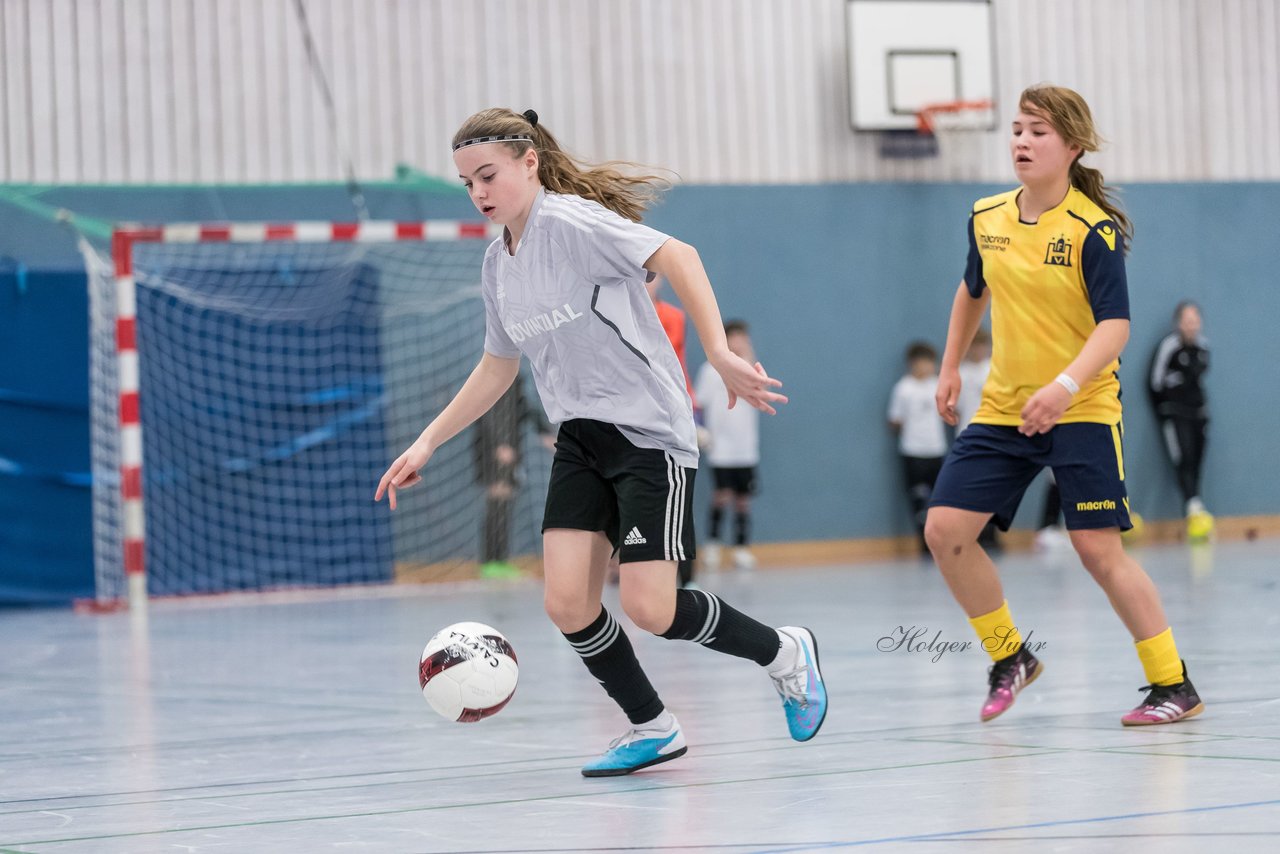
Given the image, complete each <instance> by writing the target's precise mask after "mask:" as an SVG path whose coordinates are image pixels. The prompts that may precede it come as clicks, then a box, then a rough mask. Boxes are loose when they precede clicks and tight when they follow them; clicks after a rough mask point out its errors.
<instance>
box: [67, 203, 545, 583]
mask: <svg viewBox="0 0 1280 854" xmlns="http://www.w3.org/2000/svg"><path fill="white" fill-rule="evenodd" d="M494 234H495V232H494V230H493V229H492V227H490V226H488V225H487V224H485V223H467V222H457V221H424V222H383V221H366V222H360V223H330V222H296V223H222V224H175V225H161V226H121V227H119V228H117V229H116V230H115V233H114V236H113V239H112V242H111V255H110V258H109V259H105V258H103V257H101V256H100V255H99V254H98V253H97V252H96V251H95V250H93V249H91V248H89V247H87V246H86V247H85V258H86V265H87V268H88V272H89V281H90V312H91V323H90V327H91V328H90V337H91V342H90V351H91V358H90V362H91V365H90V375H91V376H90V387H91V391H90V397H91V410H92V413H91V426H92V430H91V432H92V437H93V469H94V542H95V582H96V587H97V591H96V598H95V602H96V604H97V606H98V607H111V606H113V605H118V604H120V603H124V602H128V603H129V604H130V606H133V607H141V606H142V605H143V604H144V603H145V602H146V600H147V597H148V595H151V596H156V595H160V596H170V595H189V594H204V593H221V592H227V591H233V590H262V589H278V588H296V587H316V586H331V585H338V584H353V583H377V582H382V581H388V580H391V579H392V578H393V577H394V576H395V574H396V571H397V569H399V568H404V567H415V566H416V567H426V568H437V569H439V568H442V567H448V566H450V565H457V564H464V563H468V562H474V561H475V560H476V552H477V540H478V534H477V525H478V520H479V519H481V518H482V517H483V515H484V514H483V511H482V506H483V500H484V499H483V495H482V494H481V493H480V490H479V489H478V488H477V485H476V483H475V478H474V475H473V460H472V455H471V449H470V448H469V447H467V444H468V443H466V442H454V443H450V445H446V446H445V448H442V449H441V452H439V453H438V454H437V455H436V457H435V458H433V460H432V463H431V465H430V466H429V467H427V469H424V472H423V475H424V478H425V479H426V483H424V484H423V487H421V488H419V489H416V490H414V491H413V492H411V493H408V494H406V499H407V501H406V503H405V504H403V505H402V507H401V509H400V510H399V511H397V513H396V514H395V515H394V517H393V516H392V515H391V514H389V513H388V512H387V509H386V506H385V504H382V505H377V506H375V505H374V504H373V502H372V494H373V486H374V485H375V484H376V483H377V480H378V478H379V477H380V476H381V473H382V471H383V470H384V469H385V467H386V465H387V464H388V463H389V462H390V461H391V460H392V459H394V458H395V456H396V455H398V454H399V453H400V451H402V450H403V449H404V447H406V446H407V445H408V444H409V443H410V442H411V441H412V440H413V438H414V437H416V435H417V434H418V432H419V431H420V430H421V429H422V427H423V426H424V425H425V424H426V423H427V422H428V421H429V420H430V418H431V417H433V416H434V415H435V414H436V413H438V412H439V410H440V409H441V408H443V406H444V405H445V404H447V402H448V400H449V399H451V397H452V395H453V393H454V392H456V391H457V389H458V388H459V387H460V386H461V384H462V382H463V381H464V380H465V379H466V376H467V375H468V374H469V373H470V371H471V369H472V368H473V367H474V365H475V363H476V361H477V360H478V359H479V356H480V353H481V349H482V344H483V329H484V311H483V303H482V299H481V296H480V288H479V279H480V267H481V261H482V258H483V255H484V251H485V249H486V246H487V242H488V239H489V238H492V237H493V236H494ZM544 480H545V472H542V471H539V472H534V473H532V477H528V478H526V479H525V481H526V485H527V486H528V487H529V489H527V490H524V491H526V492H528V493H529V495H527V496H523V497H522V500H520V501H517V502H516V505H517V509H516V515H517V522H516V525H515V529H514V531H513V543H512V547H513V548H515V549H523V550H528V549H529V548H534V549H536V539H537V537H536V528H537V523H536V518H535V516H536V511H535V510H534V509H533V508H534V506H535V504H536V492H537V487H538V484H539V482H540V481H544Z"/></svg>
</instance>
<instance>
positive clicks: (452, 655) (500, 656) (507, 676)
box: [418, 623, 519, 723]
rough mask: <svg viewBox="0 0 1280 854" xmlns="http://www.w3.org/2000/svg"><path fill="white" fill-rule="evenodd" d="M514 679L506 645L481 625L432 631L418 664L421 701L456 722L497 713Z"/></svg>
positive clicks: (512, 658) (497, 633) (516, 669)
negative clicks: (433, 632)
mask: <svg viewBox="0 0 1280 854" xmlns="http://www.w3.org/2000/svg"><path fill="white" fill-rule="evenodd" d="M518 677H519V667H518V666H517V664H516V652H515V650H514V649H512V648H511V643H510V642H509V641H508V640H507V639H506V638H505V637H503V635H502V632H500V631H498V630H497V629H495V628H493V627H492V626H486V625H484V624H483V623H454V624H453V625H452V626H446V627H445V628H443V629H441V630H440V631H438V632H436V633H435V635H434V636H433V637H432V638H431V640H429V641H427V646H426V648H425V649H423V650H422V660H421V661H420V663H419V664H418V684H419V685H420V686H421V687H422V696H423V697H425V698H426V700H427V702H428V703H429V704H430V705H431V708H433V709H435V710H436V711H437V712H439V713H440V714H441V715H442V716H443V717H445V718H448V719H449V720H451V721H458V722H460V723H472V722H474V721H478V720H482V719H483V718H487V717H489V716H490V715H495V714H497V713H498V712H500V711H502V707H503V706H505V705H506V704H507V703H508V702H510V700H511V695H512V694H514V693H515V690H516V680H517V679H518Z"/></svg>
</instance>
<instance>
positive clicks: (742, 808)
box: [0, 540, 1280, 854]
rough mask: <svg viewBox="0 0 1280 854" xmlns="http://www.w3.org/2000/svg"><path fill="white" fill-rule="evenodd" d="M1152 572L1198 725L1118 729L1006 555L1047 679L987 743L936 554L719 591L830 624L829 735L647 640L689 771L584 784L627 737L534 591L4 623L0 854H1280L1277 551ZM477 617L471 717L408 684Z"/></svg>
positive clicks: (1, 619) (1110, 699) (1018, 563)
mask: <svg viewBox="0 0 1280 854" xmlns="http://www.w3.org/2000/svg"><path fill="white" fill-rule="evenodd" d="M1136 554H1137V555H1138V556H1139V558H1140V559H1141V560H1142V561H1143V562H1144V564H1145V565H1146V567H1147V569H1148V571H1149V572H1150V573H1151V574H1152V576H1153V577H1154V578H1155V580H1156V582H1157V584H1158V585H1159V586H1160V589H1161V591H1162V593H1163V596H1164V601H1165V605H1166V608H1167V610H1168V612H1169V616H1170V620H1171V622H1172V625H1173V626H1174V631H1175V633H1176V635H1177V639H1178V642H1179V646H1180V648H1181V650H1182V652H1183V654H1184V655H1185V656H1186V658H1187V660H1188V663H1189V667H1190V674H1191V676H1192V678H1193V680H1194V681H1195V684H1196V686H1197V688H1198V689H1199V691H1200V694H1201V696H1202V697H1203V698H1204V699H1205V702H1206V705H1207V710H1206V711H1205V713H1204V714H1203V715H1202V716H1200V717H1198V718H1195V719H1192V720H1189V721H1186V722H1183V723H1179V724H1175V725H1171V726H1162V727H1150V728H1139V729H1125V728H1122V727H1121V726H1120V715H1121V714H1122V713H1123V712H1125V711H1127V710H1128V709H1129V708H1131V707H1132V706H1133V705H1135V704H1136V703H1137V702H1138V701H1139V700H1140V699H1141V697H1142V695H1141V694H1140V693H1139V692H1138V690H1137V689H1138V688H1139V686H1141V685H1142V683H1143V681H1144V680H1143V678H1142V671H1141V668H1140V667H1139V665H1138V661H1137V656H1136V655H1135V653H1134V650H1133V646H1132V643H1131V641H1130V639H1129V638H1128V636H1127V635H1126V633H1125V631H1124V629H1123V627H1122V626H1121V624H1120V622H1119V620H1118V619H1117V618H1116V617H1115V616H1114V615H1113V614H1112V612H1111V610H1110V608H1109V607H1108V605H1107V601H1106V599H1105V597H1104V596H1103V594H1102V593H1101V591H1100V590H1098V589H1097V588H1096V587H1095V586H1094V585H1093V583H1092V582H1091V580H1090V579H1089V577H1088V575H1087V574H1086V573H1085V572H1084V570H1083V569H1081V568H1080V567H1079V565H1078V564H1077V563H1075V562H1074V560H1073V558H1072V557H1071V555H1070V554H1069V553H1068V554H1065V555H1063V554H1053V555H1037V554H1015V555H1009V556H1006V557H1004V558H1001V559H1000V561H999V562H1000V564H1001V567H1002V570H1003V574H1004V579H1005V583H1006V589H1007V594H1008V598H1009V601H1010V605H1011V607H1012V609H1013V613H1014V614H1015V616H1017V618H1018V620H1019V621H1020V622H1019V625H1020V629H1021V631H1022V634H1023V636H1024V638H1027V639H1028V640H1029V642H1031V643H1039V644H1043V646H1041V647H1040V648H1039V650H1040V651H1039V652H1038V655H1039V656H1040V657H1041V658H1042V660H1043V661H1044V662H1045V665H1046V670H1045V674H1044V676H1043V677H1042V678H1041V679H1040V680H1039V681H1038V682H1036V683H1035V684H1034V685H1032V686H1030V687H1029V688H1028V689H1027V690H1026V691H1025V692H1024V693H1023V694H1022V695H1021V696H1020V698H1019V700H1018V702H1017V704H1016V705H1015V706H1014V707H1013V708H1012V709H1011V710H1010V711H1009V712H1008V713H1007V714H1006V715H1004V716H1003V717H1002V718H999V719H997V720H996V721H993V722H991V723H988V724H981V723H979V721H978V709H979V706H980V705H981V702H982V699H983V697H984V695H985V688H986V668H987V664H988V663H989V660H988V659H987V658H986V656H985V654H983V653H982V652H981V651H979V650H977V649H976V648H974V647H973V646H971V647H970V648H968V649H963V648H950V647H947V648H945V649H943V648H942V646H941V645H942V644H949V643H951V642H955V643H957V644H963V643H964V642H966V641H970V640H972V638H971V633H970V629H969V626H968V624H967V623H966V621H965V619H964V616H963V614H962V613H961V612H960V610H959V608H958V607H957V606H956V605H955V604H954V603H953V602H952V600H951V598H950V595H949V594H948V592H947V590H946V588H945V586H944V584H943V583H942V581H941V579H940V578H939V577H938V574H937V571H936V570H935V569H934V568H933V567H932V565H931V564H929V563H926V562H917V561H912V560H903V561H895V562H882V563H872V564H859V565H857V566H849V567H824V568H804V569H791V570H779V571H772V570H770V571H765V570H757V571H755V572H753V573H739V572H722V573H719V574H715V575H708V576H705V577H704V578H703V579H702V581H703V583H704V585H705V586H706V587H707V588H708V589H710V590H713V591H715V592H717V593H718V594H720V595H721V596H722V597H723V598H724V599H725V601H727V602H729V603H731V604H733V605H735V606H736V607H738V608H739V609H741V610H744V611H746V612H748V613H750V614H752V615H754V616H758V617H759V618H761V619H764V620H767V621H769V622H772V623H775V624H779V625H781V624H791V623H799V624H803V625H807V626H809V627H811V628H812V629H813V630H814V632H815V634H816V636H817V638H818V642H819V646H820V651H821V663H822V668H823V671H824V675H825V676H826V679H827V685H828V689H829V692H830V696H831V707H830V713H829V715H828V717H827V720H826V724H825V726H824V728H823V730H822V732H821V733H820V734H819V735H818V736H817V738H815V739H814V740H813V741H812V742H809V743H807V744H797V743H794V742H792V741H791V740H790V739H789V738H788V737H787V732H786V725H785V722H784V720H783V716H782V712H781V709H780V706H779V703H778V700H777V696H776V695H775V694H774V693H773V689H772V687H771V685H770V683H769V680H768V679H767V678H766V677H765V675H764V673H763V672H761V670H760V669H759V668H757V667H756V666H755V665H753V664H750V663H747V662H745V661H741V660H737V659H731V658H726V657H723V656H720V655H717V654H716V653H714V652H712V651H710V650H707V649H703V648H700V647H697V646H693V645H691V644H688V643H682V642H671V641H664V640H661V639H657V638H653V637H649V636H643V637H642V636H641V635H640V633H639V632H637V631H636V630H634V629H633V628H632V629H630V633H631V637H632V639H633V641H635V643H636V647H637V650H638V652H639V655H640V658H641V661H642V662H644V663H645V664H646V665H647V668H648V670H649V673H650V676H651V678H652V680H653V682H654V683H655V685H656V686H657V688H658V690H659V692H660V693H661V695H662V697H663V699H664V700H665V701H666V703H667V705H668V707H669V708H671V709H672V710H673V711H674V712H675V713H676V714H677V715H678V716H679V718H680V720H681V722H682V724H683V725H684V728H685V734H686V737H687V738H688V740H689V752H688V754H687V755H686V756H685V757H683V758H681V759H679V760H676V761H674V762H671V763H668V764H665V765H662V766H658V767H656V768H652V769H649V770H647V771H643V772H640V773H638V774H635V775H633V776H631V777H623V778H615V779H593V780H588V779H584V778H583V777H581V776H580V775H579V773H578V769H579V766H580V765H581V764H582V763H583V762H584V761H585V760H586V759H588V758H589V757H591V756H593V755H594V754H596V753H598V752H600V751H601V750H603V749H604V748H605V747H606V746H607V744H608V742H609V741H610V739H612V738H613V737H614V736H616V735H618V734H619V733H620V732H621V731H622V730H623V728H624V718H623V717H622V715H621V713H620V712H618V711H617V710H616V708H614V707H613V705H612V704H611V702H610V701H609V700H608V698H607V697H606V696H605V694H604V692H603V691H602V690H600V688H599V687H598V686H597V685H596V684H595V683H594V682H593V680H592V679H591V678H590V677H589V675H588V674H587V673H586V671H585V668H583V666H582V664H581V663H580V661H579V659H578V657H577V656H576V655H575V654H574V653H573V651H572V650H571V649H570V648H569V646H568V644H567V643H565V642H564V641H563V640H562V638H561V637H560V636H559V634H558V633H557V632H556V631H555V629H554V628H553V627H552V626H551V624H550V622H549V621H548V620H547V619H546V617H545V616H544V615H543V613H542V608H541V588H540V587H539V586H538V585H536V584H534V583H532V582H519V581H517V582H512V583H508V584H500V585H498V586H490V587H482V586H480V585H477V584H462V585H453V586H447V585H438V586H434V587H433V586H403V587H398V588H380V589H367V590H354V591H334V592H327V593H315V594H301V595H290V596H286V595H274V594H271V595H264V596H256V597H250V596H243V597H242V596H235V597H223V598H220V599H212V600H196V601H189V602H181V601H176V602H157V603H153V605H152V607H151V609H150V614H149V618H148V620H147V623H146V624H145V625H140V624H138V623H137V622H136V621H134V620H133V619H132V618H131V617H130V615H128V614H110V615H98V616H93V615H84V614H76V613H72V612H71V611H65V610H52V611H51V610H30V611H22V610H17V611H7V612H0V650H3V653H4V654H3V656H0V851H23V852H45V851H78V852H116V851H120V852H220V851H226V852H232V851H234V852H257V851H269V852H276V851H284V852H292V851H308V852H309V851H328V850H337V851H390V852H473V854H474V852H516V851H521V852H544V851H574V852H578V851H583V852H585V851H628V852H645V851H662V852H666V851H671V852H682V854H684V852H703V851H705V852H765V851H770V852H811V851H833V850H839V849H844V848H863V847H865V848H870V849H872V850H884V851H898V850H901V851H912V852H927V851H945V852H957V851H975V852H976V851H982V852H1006V851H1008V852H1024V851H1026V852H1058V851H1063V852H1075V851H1088V852H1095V851H1159V852H1161V854H1174V852H1203V851H1206V850H1219V851H1232V852H1235V851H1277V850H1280V725H1277V713H1278V712H1280V680H1278V679H1277V676H1280V667H1277V664H1276V662H1277V660H1278V659H1280V608H1277V596H1278V591H1277V582H1278V581H1280V540H1260V541H1257V542H1251V543H1246V542H1239V543H1223V544H1217V545H1214V546H1205V547H1200V548H1198V549H1195V550H1193V549H1189V548H1188V547H1185V546H1167V547H1166V546H1160V547H1151V548H1147V549H1142V550H1139V551H1137V552H1136ZM609 595H610V599H609V601H610V603H611V607H613V608H614V610H615V614H618V613H619V611H618V609H617V605H616V590H611V591H609ZM461 620H476V621H481V622H485V623H489V624H491V625H494V626H496V627H497V628H499V629H500V630H501V631H503V632H504V633H505V634H506V635H507V636H508V637H509V638H510V640H511V642H512V643H513V645H514V646H515V649H516V651H517V654H518V655H519V659H520V666H521V674H520V677H521V678H520V684H519V688H518V690H517V692H516V695H515V698H514V699H513V700H512V702H511V704H510V705H509V706H508V707H507V708H506V709H505V710H504V711H503V712H502V713H501V714H499V715H497V716H496V717H494V718H491V719H489V720H486V721H482V722H480V723H476V724H455V723H450V722H446V721H444V720H443V719H441V718H439V717H437V716H436V715H435V713H434V712H432V711H431V709H430V708H429V707H428V706H427V705H426V703H425V702H424V701H423V699H422V697H421V696H420V694H419V690H418V684H417V678H416V673H417V659H418V655H419V652H420V651H421V649H422V646H423V645H424V644H425V642H426V640H427V638H428V637H430V635H431V634H433V633H434V632H435V631H436V630H437V629H439V628H441V627H443V626H444V625H446V624H449V623H453V622H457V621H461ZM904 633H905V634H907V635H908V636H914V637H915V646H914V648H913V649H907V648H906V645H899V644H898V641H899V640H900V639H901V638H902V636H903V634H904ZM917 633H918V634H917ZM930 642H932V649H928V648H921V647H927V646H929V645H930Z"/></svg>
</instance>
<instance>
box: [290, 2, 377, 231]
mask: <svg viewBox="0 0 1280 854" xmlns="http://www.w3.org/2000/svg"><path fill="white" fill-rule="evenodd" d="M293 8H294V11H295V12H297V15H298V27H299V29H301V30H302V44H303V46H304V47H305V48H306V50H307V62H308V63H309V64H310V66H311V74H312V76H313V77H314V78H315V81H316V86H317V87H318V88H319V89H320V96H321V98H323V99H324V104H325V109H326V111H327V112H328V114H329V132H330V133H331V134H332V135H333V145H334V148H336V149H337V150H338V156H339V157H340V158H341V159H342V165H343V168H344V169H345V170H346V173H347V195H349V196H350V197H351V205H352V207H354V208H355V209H356V218H357V219H360V220H362V221H363V220H367V219H368V218H369V208H368V206H367V205H366V204H365V200H364V191H363V190H362V189H361V188H360V182H359V181H357V180H356V169H355V165H354V164H353V163H352V162H351V155H350V154H349V153H348V152H347V150H346V148H345V147H344V146H343V144H342V137H341V136H339V134H338V110H337V108H336V107H335V106H334V103H333V92H332V91H331V90H330V89H329V78H328V77H327V76H326V75H325V73H324V66H323V65H322V64H321V63H320V56H319V54H317V53H316V44H315V40H314V39H312V37H311V25H310V24H309V23H308V22H307V10H306V7H305V6H304V5H303V0H293Z"/></svg>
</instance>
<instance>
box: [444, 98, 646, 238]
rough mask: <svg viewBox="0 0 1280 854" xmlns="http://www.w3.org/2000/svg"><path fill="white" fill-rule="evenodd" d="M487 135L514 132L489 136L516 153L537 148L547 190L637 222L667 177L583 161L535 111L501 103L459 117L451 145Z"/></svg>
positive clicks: (627, 166) (630, 165)
mask: <svg viewBox="0 0 1280 854" xmlns="http://www.w3.org/2000/svg"><path fill="white" fill-rule="evenodd" d="M490 137H517V138H516V139H502V140H494V141H495V142H498V143H499V144H501V145H504V146H506V147H507V148H509V149H510V150H511V152H512V154H513V155H514V156H516V157H519V156H520V155H522V154H524V153H525V152H526V151H528V150H529V148H530V146H531V145H532V147H533V148H534V150H535V151H537V152H538V180H539V181H540V182H541V183H542V186H544V187H546V188H547V189H548V190H550V191H551V192H553V193H564V194H568V195H574V196H581V197H582V198H584V199H590V200H591V201H594V202H599V203H600V204H602V205H604V206H605V207H606V208H608V209H609V210H611V211H613V212H614V213H616V214H618V215H619V216H622V217H626V218H627V219H629V220H631V221H632V222H639V221H640V220H641V218H642V217H643V216H644V212H645V210H647V209H648V208H649V206H650V205H652V204H653V203H654V201H656V200H657V199H658V197H659V196H660V195H661V194H662V192H663V191H664V190H665V189H667V188H668V187H669V186H670V185H671V182H670V180H668V179H667V178H664V177H662V176H661V175H654V174H644V173H643V171H642V169H643V167H640V166H638V165H637V164H634V163H627V162H624V161H616V160H614V161H608V162H605V163H595V164H592V163H586V162H584V161H581V160H578V159H577V158H575V157H573V156H572V155H570V154H569V153H568V152H566V151H565V150H564V149H563V148H561V147H560V143H559V142H558V141H557V140H556V138H555V137H554V136H552V134H551V131H549V130H547V129H546V127H544V126H543V125H542V124H540V123H539V121H538V114H537V113H535V112H534V111H533V110H526V111H525V112H524V113H523V114H520V113H517V112H515V111H513V110H508V109H505V108H501V107H495V108H492V109H488V110H481V111H480V112H478V113H476V114H475V115H473V116H472V117H471V118H469V119H467V120H466V121H465V122H463V123H462V127H460V128H458V132H457V133H455V134H454V135H453V146H454V149H455V150H457V149H458V148H459V147H461V146H462V145H463V144H464V143H466V142H468V141H470V140H479V139H486V138H490Z"/></svg>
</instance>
